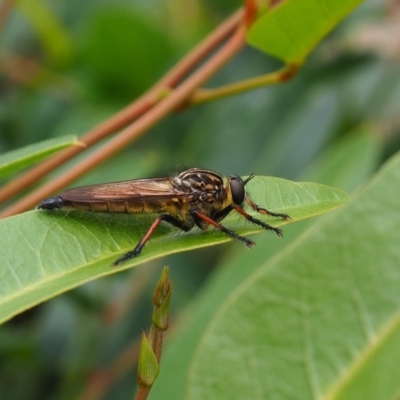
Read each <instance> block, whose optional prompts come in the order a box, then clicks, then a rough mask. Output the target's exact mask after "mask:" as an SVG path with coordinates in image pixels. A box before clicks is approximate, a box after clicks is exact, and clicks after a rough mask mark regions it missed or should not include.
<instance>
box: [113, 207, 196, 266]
mask: <svg viewBox="0 0 400 400" xmlns="http://www.w3.org/2000/svg"><path fill="white" fill-rule="evenodd" d="M161 221H165V222H168V223H170V224H171V225H173V226H176V227H177V228H179V229H181V230H183V231H185V232H187V231H190V229H192V227H191V226H189V225H187V224H185V223H184V222H182V221H180V220H178V219H176V218H174V217H173V216H172V215H169V214H161V215H159V216H158V217H157V218H156V220H155V221H154V222H153V223H152V224H151V226H150V228H149V230H148V231H147V232H146V234H145V235H144V236H143V238H142V239H141V240H140V242H139V243H138V244H137V245H136V247H135V248H134V249H133V250H132V251H129V252H128V253H126V254H124V255H123V256H122V257H121V258H119V259H118V260H117V261H115V262H114V264H113V266H114V267H116V266H118V265H119V264H120V263H122V262H123V261H126V260H129V259H130V258H133V257H136V256H138V255H139V254H140V252H141V251H142V249H143V247H144V245H145V244H146V243H147V241H148V240H149V239H150V236H151V235H152V234H153V233H154V231H155V230H156V228H157V226H158V225H160V222H161Z"/></svg>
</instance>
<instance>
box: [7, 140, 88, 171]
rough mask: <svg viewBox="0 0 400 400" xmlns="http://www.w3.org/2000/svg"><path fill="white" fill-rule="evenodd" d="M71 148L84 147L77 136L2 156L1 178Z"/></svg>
mask: <svg viewBox="0 0 400 400" xmlns="http://www.w3.org/2000/svg"><path fill="white" fill-rule="evenodd" d="M69 146H83V143H81V142H79V141H77V139H76V136H64V137H61V138H57V139H49V140H44V141H43V142H39V143H35V144H32V145H29V146H25V147H22V148H20V149H17V150H13V151H9V152H8V153H5V154H2V155H1V156H0V178H1V177H3V176H6V175H9V174H11V173H14V172H17V171H19V170H20V169H22V168H26V167H28V166H29V165H32V164H35V163H37V162H39V161H40V160H43V159H44V158H46V157H48V156H49V155H51V154H53V153H55V152H57V151H59V150H62V149H64V148H66V147H69Z"/></svg>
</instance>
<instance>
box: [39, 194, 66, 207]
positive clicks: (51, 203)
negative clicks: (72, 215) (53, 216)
mask: <svg viewBox="0 0 400 400" xmlns="http://www.w3.org/2000/svg"><path fill="white" fill-rule="evenodd" d="M67 203H68V204H67ZM69 203H71V202H70V201H66V200H64V199H63V198H61V197H60V196H56V197H49V198H48V199H46V200H43V201H42V202H41V203H40V204H39V205H38V208H43V209H44V210H54V209H55V208H65V207H68V205H69Z"/></svg>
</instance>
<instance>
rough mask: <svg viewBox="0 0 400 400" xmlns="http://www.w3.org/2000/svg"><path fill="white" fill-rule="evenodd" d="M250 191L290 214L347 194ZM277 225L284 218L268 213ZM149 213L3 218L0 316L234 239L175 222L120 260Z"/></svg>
mask: <svg viewBox="0 0 400 400" xmlns="http://www.w3.org/2000/svg"><path fill="white" fill-rule="evenodd" d="M249 191H250V194H251V196H252V198H253V199H254V200H255V201H256V202H257V203H258V204H260V205H265V203H267V204H266V205H267V206H268V208H270V209H271V210H273V211H278V212H286V213H288V214H289V215H290V216H291V218H292V220H293V221H297V220H301V219H304V218H308V217H311V216H313V215H318V214H321V213H323V212H326V211H328V210H331V209H333V208H336V207H338V206H340V205H342V204H343V203H344V202H345V201H346V199H347V195H346V194H345V193H344V192H342V191H340V190H338V189H335V188H331V187H328V186H324V185H319V184H314V183H295V182H290V181H286V180H283V179H278V178H266V177H257V178H256V179H254V180H253V181H252V182H251V184H249ZM267 220H268V221H271V222H272V224H274V225H282V224H284V223H286V221H282V220H280V219H271V218H269V219H267ZM151 221H152V219H151V216H149V215H132V216H131V215H120V216H115V215H114V216H112V215H107V214H93V213H78V212H70V213H68V214H67V213H65V212H57V211H55V212H47V211H44V210H40V211H33V212H29V213H26V214H24V215H18V216H15V217H12V218H8V219H4V220H2V221H0V236H1V237H3V238H4V239H3V243H2V244H3V252H2V257H3V259H4V262H3V264H2V267H1V275H2V277H3V285H2V287H1V288H0V296H1V300H0V320H1V321H4V320H6V319H8V318H10V317H12V316H13V315H15V314H17V313H18V312H21V311H22V310H25V309H27V308H29V307H32V306H33V305H35V304H37V303H39V302H41V301H43V300H45V299H48V298H50V297H53V296H55V295H57V294H59V293H62V292H64V291H66V290H68V289H71V288H72V287H75V286H77V285H79V284H82V283H84V282H87V281H89V280H92V279H95V278H97V277H100V276H104V275H108V274H111V273H115V272H117V271H118V270H122V269H126V268H129V267H131V266H136V265H138V264H142V263H144V262H145V261H148V260H151V259H154V258H157V257H161V256H164V255H167V254H171V253H176V252H181V251H185V250H190V249H194V248H199V247H205V246H210V245H215V244H218V243H223V242H227V241H228V240H230V239H229V238H228V237H227V236H226V235H223V234H222V233H219V232H211V231H210V232H208V233H207V232H201V231H199V230H193V231H192V232H190V233H188V234H184V235H183V234H182V235H181V236H180V237H179V238H177V237H176V229H174V228H171V227H170V226H164V225H163V226H161V227H159V229H158V230H157V232H155V234H154V236H153V237H152V241H151V242H152V243H149V244H148V245H147V246H146V248H145V250H144V251H143V253H142V254H141V255H140V257H138V258H136V259H134V260H130V261H128V262H126V263H125V264H123V265H122V267H119V268H111V267H110V265H111V264H112V262H113V261H115V259H117V258H118V257H119V256H120V255H121V254H123V253H125V252H126V251H129V250H131V249H132V248H133V246H134V245H135V244H136V243H137V242H138V241H139V240H140V239H141V238H142V237H143V235H144V233H145V232H146V231H147V229H148V227H149V225H150V223H151ZM224 225H226V226H227V227H230V228H231V229H234V230H235V231H236V232H238V233H239V234H242V235H247V234H250V233H254V232H259V231H260V230H262V229H260V228H259V227H257V226H254V225H252V224H249V223H247V221H245V220H244V219H241V220H239V221H238V218H237V217H235V216H233V215H232V216H229V217H228V218H226V220H224Z"/></svg>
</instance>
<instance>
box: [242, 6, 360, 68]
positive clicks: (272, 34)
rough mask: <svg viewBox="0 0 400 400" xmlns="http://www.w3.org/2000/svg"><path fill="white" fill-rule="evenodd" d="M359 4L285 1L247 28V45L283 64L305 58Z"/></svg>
mask: <svg viewBox="0 0 400 400" xmlns="http://www.w3.org/2000/svg"><path fill="white" fill-rule="evenodd" d="M361 2H362V0H342V1H336V0H317V1H316V0H286V1H283V2H281V3H280V4H279V5H278V6H277V7H275V8H273V9H272V10H271V11H270V12H268V13H266V14H264V15H263V16H262V17H260V18H259V19H257V21H256V22H255V23H254V24H253V26H252V27H251V28H250V30H249V33H248V35H247V39H248V42H249V43H250V44H251V45H252V46H254V47H257V48H258V49H260V50H262V51H264V52H266V53H268V54H271V55H273V56H275V57H277V58H280V59H281V60H283V61H285V62H286V63H293V64H301V63H302V62H303V61H304V59H305V58H306V57H307V55H308V54H309V53H310V52H311V51H312V50H313V49H314V47H315V46H316V45H317V44H318V43H319V42H320V41H321V39H322V38H323V37H324V36H325V35H326V34H327V33H328V32H329V31H331V30H332V29H333V28H334V27H335V26H336V25H337V24H338V23H339V22H340V21H341V20H342V19H343V18H344V17H345V16H346V15H347V14H349V13H350V12H351V11H352V10H353V9H354V8H355V7H357V6H358V5H359V4H361Z"/></svg>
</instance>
